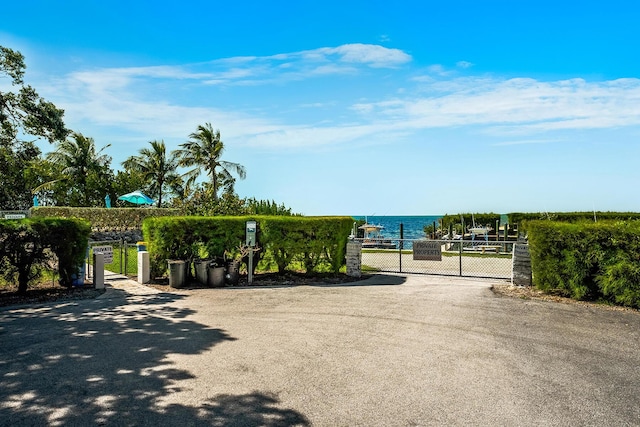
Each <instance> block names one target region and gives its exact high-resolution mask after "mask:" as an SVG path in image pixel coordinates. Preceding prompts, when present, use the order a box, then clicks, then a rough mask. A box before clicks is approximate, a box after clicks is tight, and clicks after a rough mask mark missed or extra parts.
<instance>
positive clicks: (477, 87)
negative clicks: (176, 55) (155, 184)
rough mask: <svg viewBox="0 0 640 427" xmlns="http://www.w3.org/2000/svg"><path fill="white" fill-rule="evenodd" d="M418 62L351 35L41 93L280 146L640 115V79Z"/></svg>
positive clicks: (70, 107) (97, 77) (120, 123)
mask: <svg viewBox="0 0 640 427" xmlns="http://www.w3.org/2000/svg"><path fill="white" fill-rule="evenodd" d="M411 61H412V58H411V56H409V55H408V54H406V53H404V52H402V51H401V50H397V49H388V48H385V47H382V46H377V45H365V44H348V45H343V46H338V47H323V48H319V49H313V50H305V51H299V52H293V53H282V54H278V55H271V56H264V57H255V56H246V57H235V58H225V59H221V60H215V61H210V62H204V63H198V64H185V65H181V66H155V67H131V68H107V69H96V70H82V71H76V72H72V73H70V74H68V75H67V76H65V77H64V78H59V79H57V80H56V81H54V82H48V83H47V84H46V85H45V86H46V87H47V88H48V89H47V91H48V94H45V95H47V96H48V97H50V98H51V99H54V100H55V102H56V103H60V104H61V106H62V107H63V108H65V110H66V112H67V113H66V115H67V117H69V118H71V119H72V121H73V122H74V123H77V124H78V126H87V127H91V126H97V127H99V128H101V129H106V128H109V129H117V130H119V131H120V133H122V134H125V133H127V132H128V133H130V134H132V138H135V137H136V136H139V137H140V138H142V137H143V136H146V138H147V139H153V138H167V139H171V138H176V139H178V138H180V139H182V138H184V137H185V136H186V135H188V133H189V132H191V131H192V130H193V129H194V128H195V126H197V125H198V124H201V123H203V122H207V121H212V122H214V123H215V124H216V125H219V126H223V127H224V129H223V130H224V134H225V137H229V138H235V139H236V140H237V141H239V142H240V143H241V144H248V145H255V146H260V147H272V148H282V147H290V148H295V147H319V146H323V145H331V144H349V143H355V142H357V141H363V140H369V141H374V140H378V141H381V140H385V137H388V136H389V135H391V134H393V135H407V134H410V133H415V132H419V131H421V130H424V129H433V128H446V127H452V128H454V127H463V126H465V127H475V128H476V131H477V132H481V133H485V134H486V133H489V134H492V135H496V136H498V137H500V139H506V140H505V141H497V142H496V144H500V145H515V144H539V143H547V142H553V141H554V135H545V136H544V137H541V134H544V133H553V132H556V131H563V130H567V129H569V130H572V129H594V128H611V127H621V126H638V125H640V79H619V80H611V81H595V82H590V81H586V80H583V79H571V80H558V81H540V80H536V79H532V78H510V79H503V78H499V77H497V76H491V75H479V76H478V75H471V74H469V71H468V70H469V68H470V66H471V64H469V63H466V62H464V61H463V62H460V63H458V64H457V68H455V69H446V68H445V67H444V66H442V65H433V66H431V67H429V68H428V69H425V68H423V69H422V71H423V73H422V74H419V75H416V70H412V69H411V67H409V66H407V64H409V63H410V62H411ZM382 68H384V71H383V72H378V71H379V70H380V69H382ZM365 70H368V71H367V72H366V73H365ZM425 70H426V73H425V72H424V71H425ZM465 73H466V75H463V74H465ZM337 75H341V76H347V79H346V80H345V81H346V82H349V81H350V80H348V79H349V78H350V77H349V76H354V77H353V78H358V79H359V80H358V83H361V81H364V80H363V79H364V78H365V77H366V78H368V79H369V80H367V81H366V83H365V87H367V88H369V89H367V94H366V100H364V101H363V100H358V99H363V98H362V97H359V98H354V99H351V98H349V96H351V95H349V93H348V92H349V91H345V90H344V88H345V86H344V85H343V86H338V85H337V84H335V83H334V82H333V79H322V78H323V77H326V76H337ZM356 76H357V77H356ZM314 79H315V80H318V79H322V87H321V88H318V89H317V91H316V92H308V93H305V95H302V96H300V97H293V98H292V100H291V103H290V104H287V102H289V101H288V100H287V99H286V98H287V97H286V96H281V95H280V94H287V93H288V94H291V93H292V92H295V91H292V90H291V89H290V87H287V85H288V84H290V83H292V82H300V81H306V80H308V81H309V82H313V81H315V80H314ZM354 81H355V80H354ZM274 83H275V84H274ZM269 84H271V85H269ZM348 84H349V83H347V85H348ZM247 85H255V86H258V85H262V86H263V87H261V88H260V90H261V91H265V92H260V93H261V94H265V93H266V94H267V96H268V97H269V96H270V97H272V98H273V101H270V102H277V103H279V104H281V107H280V108H278V109H273V108H270V107H269V106H270V104H269V103H255V102H253V101H254V99H250V100H248V101H247V100H246V99H247V98H243V100H242V101H237V100H235V98H236V97H242V96H245V97H246V96H247V93H251V95H249V96H250V97H253V98H255V97H256V96H257V95H253V91H248V90H246V89H243V88H242V86H247ZM39 87H40V86H39ZM309 87H313V85H311V84H309V85H307V84H306V82H305V84H304V85H298V86H296V88H305V89H306V88H309ZM379 87H384V88H386V91H381V90H379ZM194 88H196V89H194ZM188 91H191V92H197V95H198V96H199V98H198V101H194V100H193V99H192V98H189V97H187V96H184V97H183V94H184V93H186V92H188ZM256 93H257V92H256ZM51 95H53V96H51ZM327 95H328V96H327ZM354 96H358V95H354ZM228 99H231V100H233V102H228V101H227V102H225V101H226V100H228ZM328 99H329V100H330V101H327V100H328ZM236 105H251V110H246V109H242V107H238V106H236ZM327 105H330V106H331V108H318V107H326V106H327ZM311 106H313V107H316V108H309V107H311ZM301 110H304V112H302V111H301ZM292 114H293V115H295V116H296V119H293V118H292V117H291V116H292ZM306 114H309V115H306ZM78 130H80V131H82V129H78ZM386 140H390V139H389V138H386ZM372 143H373V142H372Z"/></svg>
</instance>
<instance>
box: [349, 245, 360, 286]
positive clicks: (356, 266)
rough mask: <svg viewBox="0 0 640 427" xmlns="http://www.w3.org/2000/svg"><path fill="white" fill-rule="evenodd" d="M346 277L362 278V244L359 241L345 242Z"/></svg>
mask: <svg viewBox="0 0 640 427" xmlns="http://www.w3.org/2000/svg"><path fill="white" fill-rule="evenodd" d="M347 276H351V277H360V276H362V242H360V241H359V240H349V242H347Z"/></svg>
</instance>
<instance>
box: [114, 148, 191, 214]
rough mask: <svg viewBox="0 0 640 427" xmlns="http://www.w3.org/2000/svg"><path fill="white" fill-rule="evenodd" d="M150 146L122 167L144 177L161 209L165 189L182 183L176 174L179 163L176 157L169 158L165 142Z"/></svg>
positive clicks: (126, 161) (125, 162) (129, 159)
mask: <svg viewBox="0 0 640 427" xmlns="http://www.w3.org/2000/svg"><path fill="white" fill-rule="evenodd" d="M149 144H150V145H151V148H142V149H141V150H140V151H139V153H140V154H139V155H138V156H131V157H129V158H128V159H127V160H125V161H124V162H122V166H124V167H125V168H126V169H129V170H132V171H135V172H137V173H139V174H140V175H141V176H142V179H143V181H144V182H145V184H146V186H147V189H148V191H149V193H150V195H151V197H156V196H157V199H158V207H160V206H162V195H163V194H164V190H165V187H166V186H169V187H170V188H175V187H176V186H178V185H179V183H180V176H179V175H178V173H177V172H176V169H177V167H178V162H177V160H176V159H175V157H169V158H167V147H166V146H165V144H164V141H150V142H149Z"/></svg>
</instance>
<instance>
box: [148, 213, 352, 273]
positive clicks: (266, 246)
mask: <svg viewBox="0 0 640 427" xmlns="http://www.w3.org/2000/svg"><path fill="white" fill-rule="evenodd" d="M248 220H255V221H257V222H258V227H259V228H258V245H259V246H260V247H261V248H262V253H265V252H268V253H269V254H270V258H272V259H273V260H274V262H275V263H276V265H277V267H278V271H280V272H283V271H284V270H285V269H286V268H287V267H288V266H290V265H291V264H292V263H294V262H300V263H301V264H302V265H304V267H305V270H306V272H307V273H312V272H313V271H318V270H319V269H322V268H324V269H329V270H330V271H333V272H338V271H339V269H340V267H341V266H342V265H343V264H344V260H345V251H346V245H347V239H348V236H349V233H350V231H351V225H352V223H353V219H352V218H350V217H284V216H244V217H173V218H150V219H147V220H145V221H144V223H143V234H144V238H145V241H146V242H147V243H148V250H149V253H150V259H151V269H152V274H154V275H156V276H157V275H160V274H162V273H163V272H164V271H165V269H166V260H168V259H186V260H192V259H195V258H196V257H197V256H198V255H199V253H198V252H199V251H200V249H201V248H202V246H204V247H205V252H206V256H207V257H208V258H215V257H220V256H222V255H223V254H224V252H225V251H230V252H233V251H235V250H236V249H237V248H238V247H239V246H240V245H241V244H243V243H244V241H245V222H246V221H248Z"/></svg>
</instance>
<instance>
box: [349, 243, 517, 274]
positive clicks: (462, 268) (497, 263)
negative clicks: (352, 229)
mask: <svg viewBox="0 0 640 427" xmlns="http://www.w3.org/2000/svg"><path fill="white" fill-rule="evenodd" d="M356 240H359V241H362V242H363V243H364V239H356ZM416 242H430V244H431V245H435V246H436V247H439V248H440V253H441V258H440V260H437V261H436V260H421V259H414V258H415V254H414V244H415V243H416ZM389 243H391V244H393V245H395V248H396V249H385V248H377V247H375V246H376V242H373V243H372V242H371V241H370V240H367V243H366V244H365V245H364V246H365V247H363V248H362V272H376V271H379V272H389V273H414V274H435V275H445V276H464V277H479V278H496V279H509V278H511V269H512V256H513V245H514V244H515V243H516V242H509V241H507V242H505V241H487V240H424V239H422V240H408V239H385V240H384V245H385V246H386V247H389V246H390V245H389Z"/></svg>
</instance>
